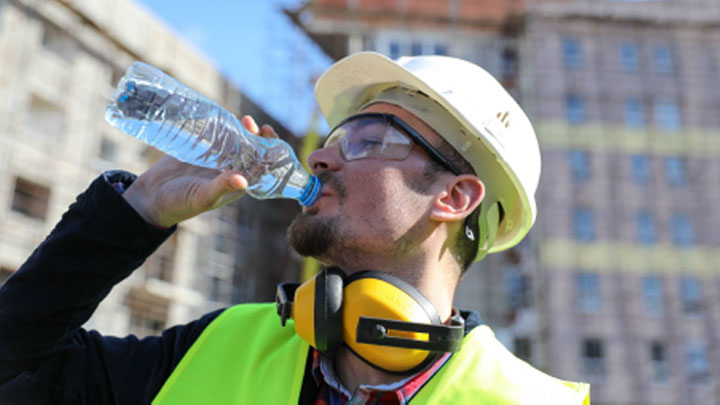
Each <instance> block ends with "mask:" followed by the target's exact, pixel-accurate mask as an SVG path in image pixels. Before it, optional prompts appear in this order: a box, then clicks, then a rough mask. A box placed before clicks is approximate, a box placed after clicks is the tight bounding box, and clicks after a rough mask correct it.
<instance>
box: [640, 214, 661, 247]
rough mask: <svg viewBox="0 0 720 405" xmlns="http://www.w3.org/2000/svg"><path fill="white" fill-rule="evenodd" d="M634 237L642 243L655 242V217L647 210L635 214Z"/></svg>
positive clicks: (649, 243) (650, 243)
mask: <svg viewBox="0 0 720 405" xmlns="http://www.w3.org/2000/svg"><path fill="white" fill-rule="evenodd" d="M635 229H636V232H637V234H636V239H637V241H638V242H640V243H641V244H643V245H652V244H655V243H656V242H657V233H656V232H655V218H654V217H653V216H652V214H651V213H649V212H647V211H640V212H638V213H636V214H635Z"/></svg>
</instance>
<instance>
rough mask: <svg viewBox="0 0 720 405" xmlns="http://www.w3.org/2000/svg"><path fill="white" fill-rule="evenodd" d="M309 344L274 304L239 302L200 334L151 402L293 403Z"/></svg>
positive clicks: (303, 372) (296, 398)
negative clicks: (280, 316) (282, 321)
mask: <svg viewBox="0 0 720 405" xmlns="http://www.w3.org/2000/svg"><path fill="white" fill-rule="evenodd" d="M308 347H309V346H308V344H307V343H305V342H304V341H302V339H300V338H299V337H298V336H297V335H296V334H295V328H294V327H293V325H292V324H290V325H287V326H285V327H282V326H281V325H280V320H279V319H278V317H277V314H276V313H275V305H274V304H272V303H263V304H241V305H236V306H233V307H230V308H228V309H226V310H225V311H223V313H222V314H220V316H218V317H217V318H216V319H215V320H214V321H212V322H211V323H210V324H209V325H208V326H207V327H206V328H205V330H204V331H203V333H201V334H200V336H199V337H198V339H197V341H196V342H195V343H194V344H193V345H192V346H191V347H190V350H188V352H187V353H186V354H185V356H183V358H182V360H180V363H179V364H178V365H177V367H176V368H175V370H174V371H173V373H172V374H171V375H170V377H169V378H168V380H167V381H166V382H165V384H164V385H163V387H162V388H161V389H160V392H159V393H158V395H157V396H156V397H155V400H154V401H153V404H261V403H267V404H297V403H298V399H299V397H300V390H301V387H302V381H303V377H304V374H305V364H306V360H307V354H308Z"/></svg>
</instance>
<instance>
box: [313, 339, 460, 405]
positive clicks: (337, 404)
mask: <svg viewBox="0 0 720 405" xmlns="http://www.w3.org/2000/svg"><path fill="white" fill-rule="evenodd" d="M312 355H313V361H312V369H311V372H312V376H313V378H314V379H315V382H316V383H317V385H318V391H317V396H316V398H315V400H314V401H313V405H350V404H376V405H406V404H407V403H408V402H409V401H410V400H411V399H412V398H413V396H415V394H417V392H418V391H420V388H422V387H423V386H424V385H425V384H426V383H427V382H428V381H429V380H430V378H432V376H434V375H435V373H437V371H438V370H439V369H440V367H442V366H443V364H445V363H446V362H447V360H448V359H449V358H450V356H451V353H445V354H443V355H442V356H441V357H440V358H438V359H437V360H435V362H434V363H433V364H432V365H430V366H429V367H428V368H426V369H425V370H423V371H421V372H419V373H417V374H415V375H412V376H410V377H408V378H405V379H404V380H401V381H398V382H395V383H393V384H387V385H374V386H373V385H361V386H360V387H359V388H358V389H357V391H356V392H355V394H352V393H350V392H349V391H348V390H347V389H346V388H345V387H344V386H343V385H342V384H341V383H340V379H339V378H338V377H337V376H336V374H335V368H334V367H333V362H332V360H331V359H330V358H329V357H327V356H324V355H322V354H321V353H320V352H318V351H317V350H314V349H313V354H312Z"/></svg>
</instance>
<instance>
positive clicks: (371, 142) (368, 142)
mask: <svg viewBox="0 0 720 405" xmlns="http://www.w3.org/2000/svg"><path fill="white" fill-rule="evenodd" d="M361 142H362V146H363V147H364V148H372V147H377V146H382V140H381V139H373V138H363V139H362V140H361Z"/></svg>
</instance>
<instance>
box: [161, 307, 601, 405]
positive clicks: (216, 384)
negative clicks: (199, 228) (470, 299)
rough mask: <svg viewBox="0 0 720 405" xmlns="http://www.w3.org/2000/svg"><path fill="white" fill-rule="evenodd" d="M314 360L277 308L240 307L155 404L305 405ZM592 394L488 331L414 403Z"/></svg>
mask: <svg viewBox="0 0 720 405" xmlns="http://www.w3.org/2000/svg"><path fill="white" fill-rule="evenodd" d="M307 355H308V345H307V343H305V342H304V341H303V340H302V339H300V338H299V337H298V336H297V335H296V334H295V332H294V327H293V326H292V325H288V326H286V327H284V328H283V327H282V326H280V321H279V319H278V317H277V314H276V312H275V305H274V304H242V305H237V306H234V307H231V308H229V309H227V310H226V311H224V312H223V313H222V314H221V315H220V316H219V317H218V318H217V319H215V320H214V321H213V322H211V323H210V325H208V327H207V328H206V329H205V331H203V333H202V334H201V335H200V337H199V338H198V340H197V341H196V342H195V344H193V346H192V347H191V348H190V350H189V351H188V352H187V353H186V354H185V356H184V357H183V358H182V360H181V361H180V363H179V364H178V366H177V367H176V368H175V370H174V371H173V373H172V375H171V376H170V378H168V380H167V381H166V382H165V385H163V387H162V389H161V390H160V393H159V394H158V395H157V397H156V398H155V400H154V401H153V404H162V405H166V404H198V403H203V404H205V403H206V404H261V403H262V404H297V402H298V399H299V397H300V389H301V386H302V381H303V378H304V373H305V363H306V360H307ZM308 378H312V377H310V376H308ZM589 391H590V387H589V385H587V384H582V383H574V382H568V381H562V380H559V379H556V378H554V377H551V376H548V375H546V374H544V373H542V372H540V371H538V370H536V369H535V368H533V367H532V366H530V365H529V364H527V363H525V362H523V361H522V360H519V359H518V358H516V357H515V356H513V355H512V353H510V352H509V351H508V350H507V349H506V348H505V347H504V346H503V345H502V344H501V343H500V342H499V341H498V340H497V339H496V338H495V336H494V334H493V332H492V331H491V330H490V328H488V327H487V326H484V325H482V326H478V327H476V328H474V329H473V330H472V331H470V333H468V335H467V336H465V338H464V339H463V346H462V348H461V350H460V351H459V352H458V353H455V354H454V355H453V356H452V357H451V358H450V360H449V361H448V362H447V363H446V364H445V365H444V366H443V367H442V368H441V369H440V370H439V371H438V373H437V374H436V375H435V376H433V378H432V379H431V380H430V381H429V382H428V383H427V384H426V385H425V386H424V387H423V388H422V389H421V390H420V392H419V393H418V394H417V395H416V397H415V398H413V399H412V400H411V401H410V402H411V404H413V405H415V404H450V403H451V404H493V405H494V404H553V405H556V404H576V405H581V404H583V405H589V403H590V399H589V398H590V397H589Z"/></svg>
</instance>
